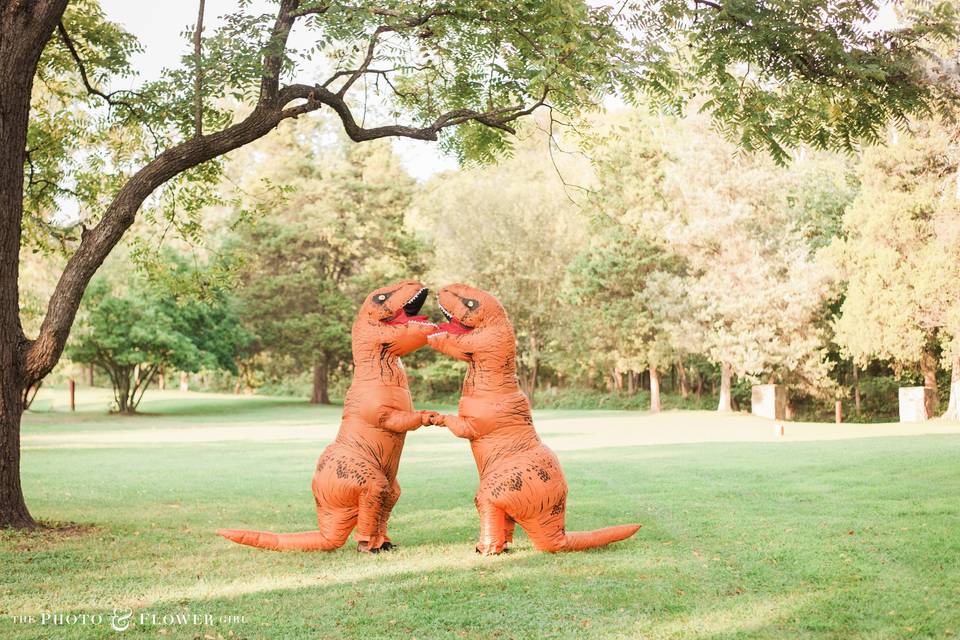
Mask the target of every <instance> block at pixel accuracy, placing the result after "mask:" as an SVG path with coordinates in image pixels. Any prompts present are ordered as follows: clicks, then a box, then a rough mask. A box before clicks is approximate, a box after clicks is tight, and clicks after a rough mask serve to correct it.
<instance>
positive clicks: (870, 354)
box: [834, 122, 960, 415]
mask: <svg viewBox="0 0 960 640" xmlns="http://www.w3.org/2000/svg"><path fill="white" fill-rule="evenodd" d="M912 128H913V130H914V132H913V133H910V134H908V133H902V134H901V133H898V134H896V135H895V137H894V139H893V140H892V141H891V143H890V145H889V146H887V147H885V148H882V149H879V148H878V149H868V150H866V151H865V152H864V155H863V161H862V163H861V165H860V172H859V178H860V182H861V185H862V186H861V189H860V192H859V193H858V195H857V197H856V199H855V200H854V201H853V203H852V204H851V206H850V207H849V208H848V209H847V211H846V214H845V216H844V220H843V223H844V231H845V237H844V238H842V239H838V240H837V241H836V242H835V244H834V250H835V251H836V255H837V257H838V260H839V264H840V269H841V274H842V276H843V278H844V279H845V280H846V281H847V287H846V297H845V299H844V301H843V304H842V306H841V308H840V315H839V317H838V318H837V320H836V340H837V343H838V344H839V345H841V346H842V347H843V349H844V350H845V351H846V353H848V354H850V355H851V356H852V357H853V358H854V360H855V361H856V362H858V363H859V364H861V365H865V364H866V363H867V362H868V361H869V360H870V359H873V358H876V359H881V360H892V361H894V362H895V363H899V364H900V365H902V366H906V367H919V369H920V373H921V374H922V377H923V384H924V386H926V387H928V388H930V389H932V390H933V395H932V398H931V400H930V406H928V407H927V409H928V413H929V414H930V415H934V414H935V413H936V412H937V410H938V406H939V398H938V393H937V368H938V365H939V358H940V354H941V349H942V350H943V352H944V355H945V356H946V360H947V361H948V362H950V363H952V366H953V367H954V368H956V367H957V366H958V365H957V361H956V356H955V354H956V348H955V344H956V337H955V336H956V335H957V334H956V333H955V332H956V327H957V320H956V318H957V316H958V314H960V285H958V282H960V244H958V239H960V225H958V222H957V219H958V204H957V203H958V200H957V187H958V184H960V183H958V182H957V180H956V175H957V174H956V171H957V166H956V165H955V160H953V159H952V158H951V155H950V154H949V153H948V149H949V144H950V142H949V137H948V136H947V135H945V132H944V129H943V128H942V127H941V126H940V125H938V124H937V123H931V122H926V123H915V124H914V125H913V127H912ZM955 375H956V373H955V374H954V376H955Z"/></svg>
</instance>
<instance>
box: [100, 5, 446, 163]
mask: <svg viewBox="0 0 960 640" xmlns="http://www.w3.org/2000/svg"><path fill="white" fill-rule="evenodd" d="M100 4H101V6H102V7H103V10H104V12H105V13H106V14H107V17H108V18H109V19H110V20H113V21H114V22H119V23H120V24H122V25H123V26H124V28H126V30H127V31H129V32H130V33H132V34H134V35H135V36H137V37H138V38H139V39H140V43H141V44H142V45H143V52H142V53H140V54H139V55H137V56H135V57H134V59H133V66H134V68H135V69H136V70H137V71H138V72H139V77H138V78H134V79H131V80H130V81H129V85H128V86H125V87H123V88H131V89H132V88H134V87H136V86H138V85H139V84H140V83H142V82H144V81H146V80H152V79H154V78H156V77H158V76H159V75H160V71H161V70H162V69H163V68H164V67H173V66H176V65H178V64H179V62H180V56H182V55H183V54H184V53H186V52H187V50H188V48H189V46H190V45H188V43H187V42H186V40H185V39H184V38H183V37H181V35H180V34H181V32H183V31H185V30H186V29H188V28H191V27H192V26H193V24H194V23H195V22H196V20H197V7H198V4H197V0H165V1H163V2H145V1H142V0H141V1H134V0H101V2H100ZM236 4H237V3H236V2H234V1H232V0H206V9H205V11H204V32H205V33H210V31H211V30H212V28H214V27H216V26H217V24H218V22H219V21H218V20H217V18H218V17H219V16H221V15H223V14H225V13H230V12H231V11H234V10H235V8H236ZM271 7H272V5H268V4H267V3H264V2H259V1H258V2H254V3H253V6H252V7H251V9H250V11H251V12H254V11H256V12H259V11H261V10H263V11H264V12H267V11H270V9H271ZM302 35H303V34H299V35H298V33H297V32H296V31H294V33H293V35H292V36H291V44H293V45H294V46H296V45H297V44H298V41H299V43H301V44H302V43H303V42H304V41H305V39H304V38H303V37H302ZM307 80H312V79H309V78H308V79H307ZM123 84H127V83H123ZM115 88H116V87H115ZM393 142H394V148H395V149H396V150H397V153H398V154H399V155H400V158H401V160H402V161H403V164H404V167H405V168H406V169H407V171H409V172H410V174H411V175H412V176H414V177H415V178H417V179H419V180H424V179H426V178H428V177H430V176H431V175H433V174H434V173H437V172H438V171H444V170H447V169H455V168H456V167H457V162H456V160H454V159H453V158H450V157H447V156H444V155H443V154H442V153H441V152H440V150H439V148H438V146H437V144H436V143H433V142H422V141H418V140H399V139H398V140H394V141H393Z"/></svg>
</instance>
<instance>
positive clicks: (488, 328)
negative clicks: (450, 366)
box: [429, 283, 515, 360]
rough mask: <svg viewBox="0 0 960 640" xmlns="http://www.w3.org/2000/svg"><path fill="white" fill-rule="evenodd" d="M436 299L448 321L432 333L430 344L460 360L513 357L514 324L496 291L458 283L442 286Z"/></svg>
mask: <svg viewBox="0 0 960 640" xmlns="http://www.w3.org/2000/svg"><path fill="white" fill-rule="evenodd" d="M437 301H438V303H439V305H440V312H441V313H442V314H443V316H444V318H445V320H446V321H445V322H441V323H440V324H439V325H437V331H436V332H435V333H433V334H431V335H430V338H429V342H430V346H432V347H433V348H435V349H437V350H438V351H442V352H443V353H446V354H447V355H450V356H453V357H454V358H457V359H460V360H470V359H473V358H475V357H478V356H482V355H486V354H494V355H500V356H503V357H508V358H512V357H513V355H514V353H515V345H514V337H513V327H512V326H511V325H510V320H509V319H508V318H507V312H506V311H505V310H504V308H503V305H501V304H500V301H499V300H497V299H496V297H494V295H493V294H491V293H488V292H486V291H483V290H481V289H476V288H474V287H471V286H469V285H466V284H459V283H458V284H451V285H447V286H446V287H444V288H442V289H441V290H440V292H439V293H438V294H437ZM501 352H502V353H501Z"/></svg>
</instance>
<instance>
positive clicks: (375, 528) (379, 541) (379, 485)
mask: <svg viewBox="0 0 960 640" xmlns="http://www.w3.org/2000/svg"><path fill="white" fill-rule="evenodd" d="M392 495H393V488H392V487H391V486H390V482H389V481H388V480H387V478H386V476H384V475H383V473H381V472H379V471H376V472H373V473H371V475H370V476H369V477H367V478H366V482H365V483H364V485H363V488H362V489H361V490H360V504H359V505H358V506H359V511H358V513H357V535H356V536H355V538H356V541H357V543H358V544H357V551H361V552H371V553H377V552H379V551H380V547H382V546H383V543H384V541H385V539H386V536H385V531H386V527H387V524H386V522H387V517H388V516H389V515H390V510H389V508H387V505H390V507H391V508H392V506H393V503H391V496H392ZM394 502H395V501H394Z"/></svg>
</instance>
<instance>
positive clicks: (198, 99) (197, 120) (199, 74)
mask: <svg viewBox="0 0 960 640" xmlns="http://www.w3.org/2000/svg"><path fill="white" fill-rule="evenodd" d="M204 4H205V0H200V10H199V12H198V14H197V27H196V29H195V30H194V32H193V62H194V65H195V68H194V76H193V132H194V135H196V136H197V137H198V138H199V137H200V136H202V135H203V58H202V57H201V55H202V53H203V51H202V48H203V38H202V34H203V7H204Z"/></svg>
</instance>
